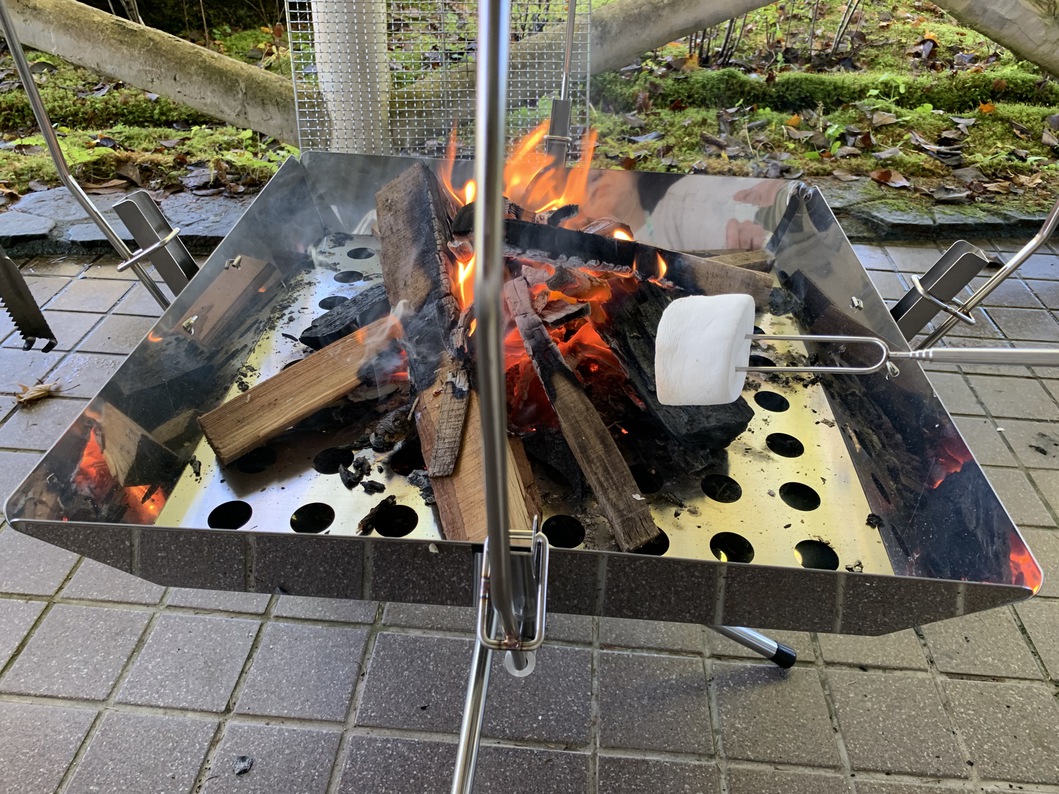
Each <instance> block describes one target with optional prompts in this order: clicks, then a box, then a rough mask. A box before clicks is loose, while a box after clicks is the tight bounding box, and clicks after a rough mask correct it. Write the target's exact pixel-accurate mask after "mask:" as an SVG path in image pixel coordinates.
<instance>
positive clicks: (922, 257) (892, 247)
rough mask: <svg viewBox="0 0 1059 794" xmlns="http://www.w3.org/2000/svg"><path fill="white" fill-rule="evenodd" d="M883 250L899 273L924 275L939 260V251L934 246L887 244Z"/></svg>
mask: <svg viewBox="0 0 1059 794" xmlns="http://www.w3.org/2000/svg"><path fill="white" fill-rule="evenodd" d="M885 249H886V253H887V254H889V256H890V259H892V260H893V263H894V265H896V267H897V269H898V271H900V272H901V273H926V272H927V271H928V270H930V268H932V267H933V266H934V263H935V262H937V261H938V259H940V258H941V251H940V250H939V249H938V247H937V246H934V245H902V244H900V243H887V244H886V246H885Z"/></svg>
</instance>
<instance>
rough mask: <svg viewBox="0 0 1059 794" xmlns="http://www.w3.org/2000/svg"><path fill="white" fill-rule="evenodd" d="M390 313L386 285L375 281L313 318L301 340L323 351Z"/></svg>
mask: <svg viewBox="0 0 1059 794" xmlns="http://www.w3.org/2000/svg"><path fill="white" fill-rule="evenodd" d="M389 313H390V303H389V301H388V300H387V299H386V288H385V287H384V286H383V285H382V284H373V285H371V286H370V287H368V288H367V289H364V290H361V291H360V292H358V293H357V294H356V295H354V296H353V297H352V298H350V299H349V300H347V301H343V302H342V303H340V304H339V305H338V306H336V307H335V308H333V309H331V310H329V311H327V312H325V313H324V314H321V315H320V316H319V317H317V318H316V319H315V320H313V321H312V324H311V325H310V326H309V327H308V328H307V329H305V330H304V331H302V334H301V336H299V337H298V341H299V342H301V343H302V344H303V345H305V346H306V347H311V348H312V349H313V350H319V349H320V348H322V347H325V346H326V345H329V344H331V343H332V342H337V341H338V340H339V339H341V338H342V337H344V336H348V335H349V334H351V333H353V332H354V331H356V330H357V329H358V328H360V327H361V326H364V325H367V324H368V323H373V322H375V321H376V320H378V319H380V318H382V317H383V316H385V315H387V314H389Z"/></svg>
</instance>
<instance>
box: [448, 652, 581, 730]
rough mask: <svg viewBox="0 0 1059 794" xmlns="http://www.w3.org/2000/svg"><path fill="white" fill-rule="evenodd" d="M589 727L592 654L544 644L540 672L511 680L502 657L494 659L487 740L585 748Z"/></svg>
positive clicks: (487, 711)
mask: <svg viewBox="0 0 1059 794" xmlns="http://www.w3.org/2000/svg"><path fill="white" fill-rule="evenodd" d="M466 676H467V671H466V670H465V671H464V678H466ZM557 682H562V684H561V685H560V686H557V685H556V684H557ZM591 723H592V651H591V650H589V649H588V648H568V647H563V646H559V645H548V644H545V645H544V647H542V648H541V649H540V650H539V651H537V666H536V669H535V670H534V672H533V674H532V675H529V676H527V677H525V678H515V677H514V676H512V675H510V674H508V673H507V671H506V670H504V668H503V658H502V655H501V654H494V656H493V667H492V671H491V673H490V677H489V699H488V700H487V701H486V708H485V722H484V723H483V726H482V733H483V735H485V736H490V737H495V738H499V739H510V740H512V741H523V740H527V739H529V740H537V741H542V742H552V743H562V744H564V745H571V746H574V745H585V744H587V743H588V741H589V731H590V729H591Z"/></svg>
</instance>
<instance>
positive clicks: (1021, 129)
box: [1011, 121, 1030, 141]
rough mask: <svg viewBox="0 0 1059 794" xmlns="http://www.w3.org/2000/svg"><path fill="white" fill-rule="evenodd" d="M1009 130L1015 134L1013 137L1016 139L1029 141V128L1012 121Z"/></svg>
mask: <svg viewBox="0 0 1059 794" xmlns="http://www.w3.org/2000/svg"><path fill="white" fill-rule="evenodd" d="M1011 130H1012V132H1014V133H1015V136H1016V137H1017V138H1020V139H1022V140H1024V141H1028V140H1029V139H1030V128H1029V127H1027V126H1026V125H1025V124H1019V123H1018V122H1017V121H1013V122H1011Z"/></svg>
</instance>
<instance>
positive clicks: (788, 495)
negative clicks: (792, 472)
mask: <svg viewBox="0 0 1059 794" xmlns="http://www.w3.org/2000/svg"><path fill="white" fill-rule="evenodd" d="M780 499H782V500H783V501H784V502H786V503H787V504H788V505H790V506H791V507H793V508H794V509H795V510H816V508H818V507H819V506H820V494H818V493H817V492H816V491H815V490H813V489H812V488H810V487H809V486H808V485H806V484H805V483H800V482H785V483H783V485H781V486H780Z"/></svg>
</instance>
